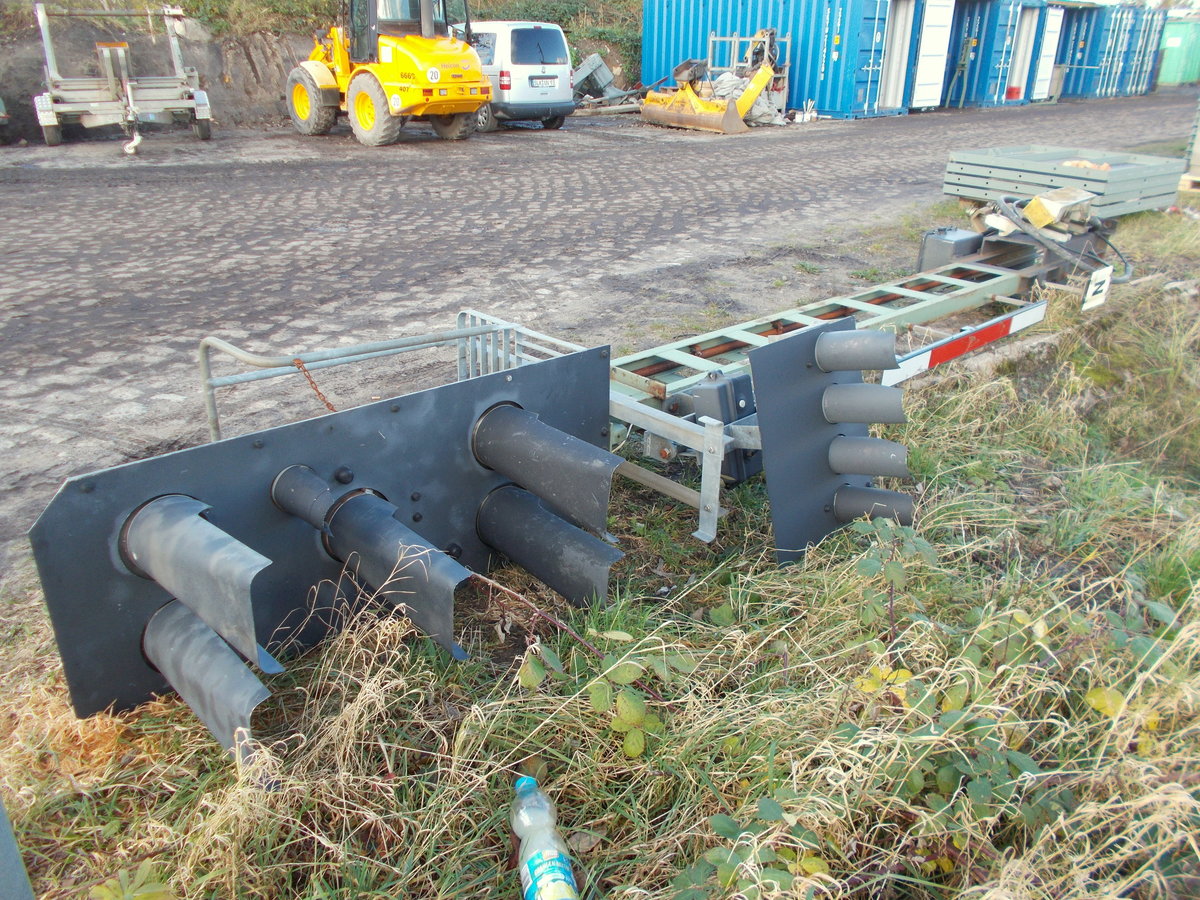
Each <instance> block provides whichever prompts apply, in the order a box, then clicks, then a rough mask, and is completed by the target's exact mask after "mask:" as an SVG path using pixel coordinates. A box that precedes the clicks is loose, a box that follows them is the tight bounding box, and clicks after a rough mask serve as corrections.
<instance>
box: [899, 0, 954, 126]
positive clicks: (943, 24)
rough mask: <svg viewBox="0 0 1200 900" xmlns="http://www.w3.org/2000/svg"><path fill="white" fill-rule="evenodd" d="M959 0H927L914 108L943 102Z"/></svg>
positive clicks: (922, 26) (912, 99) (919, 41)
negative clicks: (955, 9) (951, 36)
mask: <svg viewBox="0 0 1200 900" xmlns="http://www.w3.org/2000/svg"><path fill="white" fill-rule="evenodd" d="M954 2H955V0H926V2H925V11H924V14H923V15H922V17H921V25H920V28H921V34H920V37H919V38H918V45H917V66H916V71H915V72H914V74H913V87H912V97H911V98H910V99H909V101H908V105H909V106H911V107H913V108H914V109H930V108H932V107H935V106H939V105H940V104H941V102H942V87H943V86H944V85H945V83H946V54H947V53H948V52H949V50H950V24H951V22H953V20H954Z"/></svg>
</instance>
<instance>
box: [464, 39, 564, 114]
mask: <svg viewBox="0 0 1200 900" xmlns="http://www.w3.org/2000/svg"><path fill="white" fill-rule="evenodd" d="M471 31H472V34H473V38H474V40H473V43H474V46H475V52H476V53H478V54H479V60H480V62H482V63H483V74H485V75H487V76H488V78H490V79H491V81H492V102H491V103H488V104H485V105H484V106H481V107H480V108H479V125H478V129H477V130H479V131H495V130H496V129H497V128H498V127H499V126H500V123H501V122H525V121H540V122H541V123H542V127H543V128H562V124H563V121H564V120H565V119H566V117H567V116H569V115H570V114H571V113H573V112H574V111H575V99H574V93H575V85H574V83H573V81H572V78H571V53H570V51H569V50H568V49H567V39H566V37H564V36H563V33H562V29H561V28H559V27H558V26H557V25H555V24H554V23H553V22H472V23H471Z"/></svg>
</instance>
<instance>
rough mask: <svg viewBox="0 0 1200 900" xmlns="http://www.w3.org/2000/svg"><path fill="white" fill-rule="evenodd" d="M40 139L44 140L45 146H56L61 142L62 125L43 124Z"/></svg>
mask: <svg viewBox="0 0 1200 900" xmlns="http://www.w3.org/2000/svg"><path fill="white" fill-rule="evenodd" d="M42 140H44V141H45V142H46V146H47V147H57V146H58V145H59V144H61V143H62V126H61V125H43V126H42Z"/></svg>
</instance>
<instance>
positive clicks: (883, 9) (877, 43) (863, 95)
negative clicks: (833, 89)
mask: <svg viewBox="0 0 1200 900" xmlns="http://www.w3.org/2000/svg"><path fill="white" fill-rule="evenodd" d="M889 5H890V4H889V3H888V0H874V2H870V0H868V2H867V3H866V4H865V6H864V8H863V14H862V22H861V24H860V27H859V32H858V72H857V73H856V77H855V81H856V82H857V84H856V85H855V91H854V111H855V112H860V113H865V114H867V115H873V114H874V113H876V112H878V111H879V86H880V82H881V81H882V80H883V48H884V39H885V37H886V36H887V15H888V6H889Z"/></svg>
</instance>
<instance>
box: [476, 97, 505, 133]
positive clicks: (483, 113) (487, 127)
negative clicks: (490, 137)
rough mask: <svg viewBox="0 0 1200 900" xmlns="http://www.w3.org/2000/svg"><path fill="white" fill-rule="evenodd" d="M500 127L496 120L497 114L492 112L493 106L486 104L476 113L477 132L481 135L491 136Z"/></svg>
mask: <svg viewBox="0 0 1200 900" xmlns="http://www.w3.org/2000/svg"><path fill="white" fill-rule="evenodd" d="M499 127H500V122H499V121H497V119H496V114H495V113H494V112H493V111H492V104H490V103H485V104H483V106H481V107H479V109H478V110H477V111H476V113H475V130H476V131H478V132H479V133H480V134H490V133H491V132H493V131H495V130H496V129H497V128H499Z"/></svg>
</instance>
